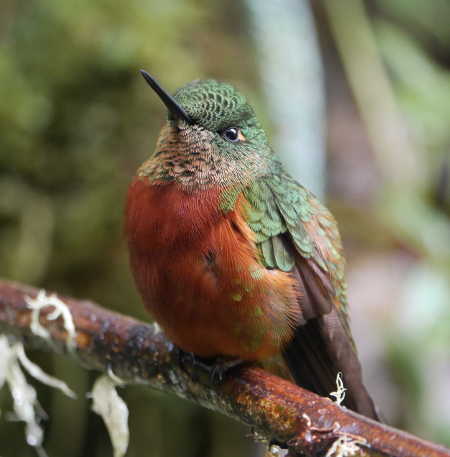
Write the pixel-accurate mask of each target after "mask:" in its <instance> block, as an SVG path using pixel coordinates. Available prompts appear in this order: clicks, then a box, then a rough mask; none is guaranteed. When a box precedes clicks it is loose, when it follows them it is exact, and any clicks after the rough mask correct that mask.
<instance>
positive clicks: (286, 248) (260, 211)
mask: <svg viewBox="0 0 450 457" xmlns="http://www.w3.org/2000/svg"><path fill="white" fill-rule="evenodd" d="M244 195H245V197H246V199H247V201H248V202H249V204H250V207H249V209H248V211H247V222H248V224H249V226H250V228H251V229H252V230H253V232H254V233H255V238H256V242H257V244H258V247H259V250H260V255H261V260H262V262H263V263H264V265H265V266H266V267H268V268H278V269H280V270H283V271H291V270H292V268H293V266H294V265H296V266H297V268H298V269H299V271H300V273H301V276H302V278H303V281H309V282H311V281H313V282H314V283H315V284H316V286H315V289H316V293H319V292H320V295H322V296H323V297H322V300H320V302H321V303H324V302H325V301H326V302H327V303H328V305H327V306H324V307H323V308H324V309H322V312H323V313H326V312H330V311H331V306H332V305H333V304H334V305H335V306H336V308H337V309H338V310H340V311H341V310H342V311H344V312H345V311H346V306H347V299H346V290H345V283H344V258H343V256H342V245H341V241H340V237H339V232H338V230H337V227H336V222H335V220H334V218H333V216H332V215H331V213H330V212H329V211H328V210H327V209H326V208H325V207H324V206H323V205H322V204H321V203H320V202H319V201H318V200H317V199H316V198H315V197H314V195H313V194H312V193H311V192H309V191H308V190H306V189H305V188H304V187H302V186H301V185H300V184H298V183H297V182H295V181H294V180H293V179H292V178H291V177H290V176H289V175H286V174H273V175H269V176H265V177H264V178H261V179H260V180H258V181H256V182H255V183H254V184H253V185H251V186H250V187H248V188H246V189H245V191H244ZM310 287H313V285H312V284H311V283H310ZM320 308H322V306H320ZM319 314H320V313H319Z"/></svg>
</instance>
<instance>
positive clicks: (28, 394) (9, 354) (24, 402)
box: [0, 336, 75, 455]
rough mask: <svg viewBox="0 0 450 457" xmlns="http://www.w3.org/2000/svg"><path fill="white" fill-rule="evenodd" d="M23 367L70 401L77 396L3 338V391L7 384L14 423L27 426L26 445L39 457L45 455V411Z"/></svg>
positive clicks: (0, 382)
mask: <svg viewBox="0 0 450 457" xmlns="http://www.w3.org/2000/svg"><path fill="white" fill-rule="evenodd" d="M21 366H22V367H23V368H24V369H25V371H27V372H28V373H29V374H30V375H31V376H33V377H34V378H35V379H37V380H39V381H40V382H42V383H43V384H47V385H49V386H50V387H54V388H57V389H59V390H61V391H62V392H63V393H64V394H66V395H67V396H69V397H71V398H74V397H75V394H74V393H73V391H72V390H71V389H69V387H68V386H67V385H66V384H65V383H64V382H62V381H60V380H59V379H56V378H54V377H52V376H49V375H48V374H46V373H45V372H44V371H43V370H42V369H41V368H40V367H38V366H37V365H36V364H34V363H33V362H32V361H31V360H30V359H28V357H27V356H26V354H25V351H24V348H23V345H22V343H19V342H14V343H10V342H9V341H8V339H7V337H6V336H0V389H1V388H2V387H3V385H4V384H5V382H6V383H7V384H8V387H9V390H10V392H11V396H12V398H13V409H14V415H13V417H14V419H15V420H19V421H23V422H25V437H26V441H27V443H28V444H29V445H30V446H33V447H34V448H36V450H37V451H38V454H39V455H45V451H44V449H43V448H42V441H43V437H44V431H43V428H42V427H41V425H40V422H41V419H42V408H41V407H40V405H39V402H38V399H37V394H36V390H35V388H34V387H33V386H32V385H31V384H29V383H28V381H27V379H26V377H25V374H24V372H23V371H22V368H21Z"/></svg>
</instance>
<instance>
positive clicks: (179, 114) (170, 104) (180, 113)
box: [140, 70, 192, 124]
mask: <svg viewBox="0 0 450 457" xmlns="http://www.w3.org/2000/svg"><path fill="white" fill-rule="evenodd" d="M140 72H141V75H142V76H143V77H144V79H145V80H146V81H147V83H148V84H149V86H150V87H151V88H152V89H153V90H154V91H155V92H156V93H157V94H158V97H159V98H160V99H161V101H162V102H163V103H164V105H166V107H167V109H168V110H169V113H170V114H171V116H173V117H174V118H175V119H182V120H183V121H185V122H187V123H188V124H192V119H191V118H190V117H189V116H188V114H187V113H186V111H185V110H184V109H183V108H182V107H181V106H180V105H179V104H178V103H177V102H176V101H175V99H174V98H173V97H172V96H171V95H170V94H168V93H167V92H166V91H165V90H164V89H163V88H162V87H161V86H160V85H159V83H158V81H156V79H154V78H152V77H151V76H150V75H149V74H148V73H147V72H146V71H145V70H140Z"/></svg>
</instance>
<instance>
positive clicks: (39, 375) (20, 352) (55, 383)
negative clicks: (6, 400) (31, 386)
mask: <svg viewBox="0 0 450 457" xmlns="http://www.w3.org/2000/svg"><path fill="white" fill-rule="evenodd" d="M15 346H16V354H17V357H18V359H19V360H20V363H21V364H22V366H23V367H24V368H25V370H26V371H27V372H28V373H29V374H30V375H31V376H33V378H35V379H37V380H38V381H40V382H42V384H46V385H47V386H50V387H53V388H55V389H58V390H60V391H61V392H62V393H63V394H65V395H67V396H68V397H69V398H73V399H75V398H77V396H76V394H75V392H74V391H73V390H72V389H70V388H69V386H68V385H67V384H66V383H65V382H64V381H61V380H60V379H58V378H55V377H53V376H50V375H48V374H47V373H45V371H43V370H42V368H41V367H40V366H39V365H36V364H35V363H33V362H32V361H31V360H30V359H29V358H28V357H27V355H26V354H25V350H24V348H23V345H22V344H21V343H17V344H16V345H15Z"/></svg>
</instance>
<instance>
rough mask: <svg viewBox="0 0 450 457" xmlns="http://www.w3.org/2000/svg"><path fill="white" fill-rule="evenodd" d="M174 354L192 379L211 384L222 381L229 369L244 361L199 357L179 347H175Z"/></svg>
mask: <svg viewBox="0 0 450 457" xmlns="http://www.w3.org/2000/svg"><path fill="white" fill-rule="evenodd" d="M176 356H177V358H178V362H179V364H180V365H181V366H182V367H183V369H184V370H185V371H186V372H187V373H188V374H189V375H190V376H191V377H192V378H193V379H195V380H196V381H199V382H206V383H209V384H213V385H216V384H220V383H222V382H223V381H224V379H225V376H226V374H227V373H228V372H229V371H230V370H231V369H233V368H235V367H237V366H239V365H242V364H243V363H244V361H243V360H241V359H227V358H224V357H213V358H204V357H199V356H197V355H195V354H194V353H192V352H185V351H183V350H182V349H180V348H177V354H176Z"/></svg>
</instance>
